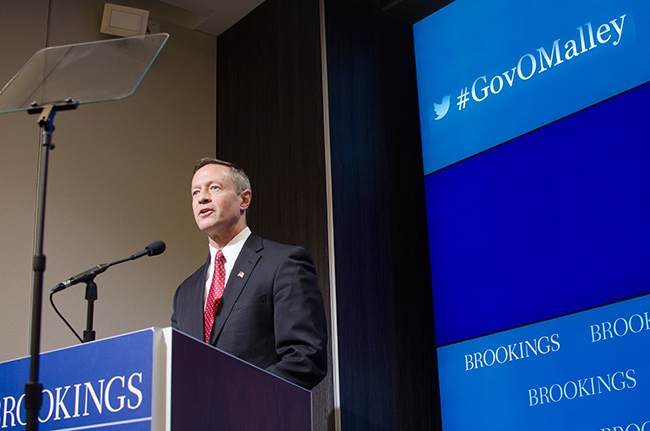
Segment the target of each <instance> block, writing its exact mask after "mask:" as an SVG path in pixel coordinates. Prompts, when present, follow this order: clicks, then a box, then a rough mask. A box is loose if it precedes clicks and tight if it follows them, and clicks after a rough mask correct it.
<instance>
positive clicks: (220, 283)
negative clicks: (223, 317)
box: [203, 250, 226, 343]
mask: <svg viewBox="0 0 650 431" xmlns="http://www.w3.org/2000/svg"><path fill="white" fill-rule="evenodd" d="M225 261H226V258H225V257H224V256H223V252H222V251H221V250H219V251H217V255H216V256H215V257H214V275H213V276H212V284H211V285H210V292H209V293H208V300H207V302H206V303H205V311H204V315H203V317H204V322H205V342H206V343H209V342H210V333H211V332H212V325H213V324H214V316H215V314H216V312H217V307H218V306H219V300H221V296H222V295H223V289H224V287H225V284H226V268H225V267H224V265H223V264H224V262H225Z"/></svg>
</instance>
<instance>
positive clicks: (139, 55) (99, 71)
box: [0, 33, 169, 113]
mask: <svg viewBox="0 0 650 431" xmlns="http://www.w3.org/2000/svg"><path fill="white" fill-rule="evenodd" d="M168 38H169V35H168V34H167V33H159V34H153V35H146V36H135V37H128V38H119V39H117V38H116V39H109V40H102V41H97V42H87V43H80V44H74V45H63V46H56V47H50V48H44V49H41V50H40V51H38V52H37V53H36V54H34V55H33V56H32V58H31V59H30V60H29V61H28V62H27V63H26V64H25V65H24V66H23V67H22V69H21V70H20V71H19V72H18V73H17V74H16V75H15V76H14V77H13V78H12V79H11V80H10V81H9V82H8V83H7V85H5V87H4V88H3V89H2V91H1V92H0V113H6V112H17V111H25V110H28V109H30V108H33V107H34V106H44V105H49V104H60V103H65V102H66V100H68V101H69V100H74V101H77V102H78V103H80V104H84V103H93V102H106V101H109V100H120V99H124V98H126V97H128V96H130V95H131V94H133V92H134V91H135V89H136V88H137V87H138V85H139V84H140V82H141V81H142V78H143V77H144V75H145V74H146V73H147V71H148V70H149V67H151V64H152V63H153V61H154V60H155V59H156V57H157V56H158V53H159V52H160V50H161V49H162V47H163V45H164V44H165V42H166V41H167V39H168ZM68 103H69V102H68Z"/></svg>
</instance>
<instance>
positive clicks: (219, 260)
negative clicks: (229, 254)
mask: <svg viewBox="0 0 650 431" xmlns="http://www.w3.org/2000/svg"><path fill="white" fill-rule="evenodd" d="M214 261H215V263H220V264H222V265H223V264H224V263H225V262H226V257H225V256H224V255H223V251H221V250H219V251H217V254H216V256H215V257H214Z"/></svg>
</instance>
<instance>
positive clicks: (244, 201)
mask: <svg viewBox="0 0 650 431" xmlns="http://www.w3.org/2000/svg"><path fill="white" fill-rule="evenodd" d="M239 198H240V199H241V204H240V205H239V209H240V210H242V211H246V210H247V209H248V207H249V206H250V204H251V200H252V199H253V193H252V192H251V191H250V190H248V189H246V190H244V191H243V192H241V193H240V194H239Z"/></svg>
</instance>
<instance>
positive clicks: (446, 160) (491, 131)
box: [414, 0, 650, 431]
mask: <svg viewBox="0 0 650 431" xmlns="http://www.w3.org/2000/svg"><path fill="white" fill-rule="evenodd" d="M414 37H415V47H416V65H417V72H418V92H419V101H420V114H421V118H420V120H421V128H422V145H423V159H424V172H425V179H424V181H425V190H426V201H427V217H428V227H429V232H428V235H429V246H430V253H431V273H432V281H433V286H432V288H433V298H434V304H433V305H434V313H435V328H436V340H437V344H438V368H439V376H440V397H441V406H442V422H443V431H450V430H459V431H464V430H468V431H469V430H476V429H480V430H492V429H494V430H497V429H498V430H521V429H532V430H537V429H539V430H542V429H554V430H602V431H605V430H611V431H615V430H616V431H622V430H645V431H650V401H648V400H650V361H649V360H648V356H649V354H650V295H648V294H649V293H650V135H649V132H650V128H649V127H648V124H649V120H650V107H649V106H648V100H650V84H646V83H647V82H648V81H650V2H649V1H647V0H627V1H625V0H623V1H605V0H563V1H557V0H548V1H544V2H522V1H515V0H491V1H489V2H488V1H483V0H457V1H455V2H454V3H452V4H450V5H449V6H447V7H446V8H444V9H442V10H440V11H439V12H437V13H435V14H433V15H431V16H430V17H428V18H426V19H424V20H423V21H421V22H419V23H418V24H416V25H415V26H414Z"/></svg>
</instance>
